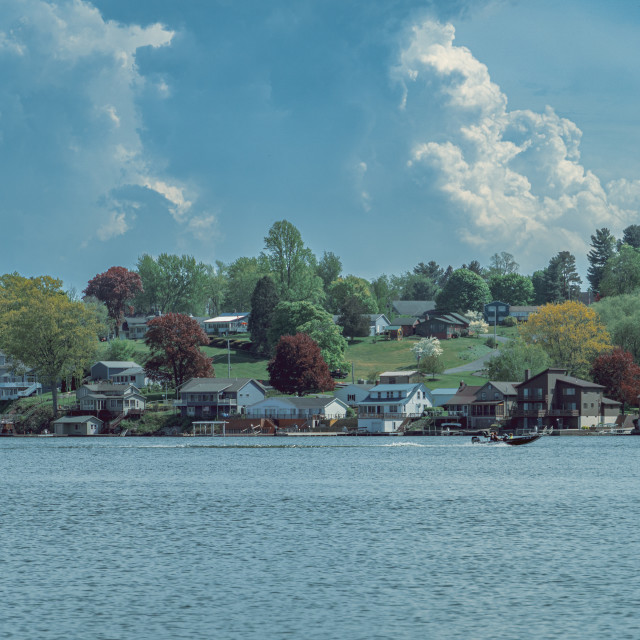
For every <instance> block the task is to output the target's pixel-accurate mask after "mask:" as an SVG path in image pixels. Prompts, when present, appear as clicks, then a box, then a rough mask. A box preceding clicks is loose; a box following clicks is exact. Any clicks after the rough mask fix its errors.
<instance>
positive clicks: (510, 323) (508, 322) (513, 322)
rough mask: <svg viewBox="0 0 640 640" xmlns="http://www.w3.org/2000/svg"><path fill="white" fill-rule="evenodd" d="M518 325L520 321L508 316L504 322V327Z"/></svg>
mask: <svg viewBox="0 0 640 640" xmlns="http://www.w3.org/2000/svg"><path fill="white" fill-rule="evenodd" d="M516 324H518V321H517V320H516V319H515V318H514V317H513V316H507V317H506V318H505V319H504V320H503V321H502V326H504V327H515V326H516Z"/></svg>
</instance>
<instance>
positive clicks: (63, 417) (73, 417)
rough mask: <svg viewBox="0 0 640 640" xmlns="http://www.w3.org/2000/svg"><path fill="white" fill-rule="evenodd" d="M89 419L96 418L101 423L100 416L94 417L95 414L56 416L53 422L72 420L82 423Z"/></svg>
mask: <svg viewBox="0 0 640 640" xmlns="http://www.w3.org/2000/svg"><path fill="white" fill-rule="evenodd" d="M89 420H97V421H98V422H99V423H100V424H102V423H103V421H102V420H100V418H96V417H95V416H62V418H58V419H57V420H54V421H53V424H56V422H59V423H62V422H72V423H78V424H82V423H83V422H89Z"/></svg>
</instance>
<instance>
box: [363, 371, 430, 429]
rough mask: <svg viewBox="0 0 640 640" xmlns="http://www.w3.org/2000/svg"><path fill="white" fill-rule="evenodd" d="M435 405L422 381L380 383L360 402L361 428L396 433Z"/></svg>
mask: <svg viewBox="0 0 640 640" xmlns="http://www.w3.org/2000/svg"><path fill="white" fill-rule="evenodd" d="M431 406H433V405H432V402H431V397H430V394H429V390H428V389H427V387H425V385H424V384H423V383H422V382H418V383H413V384H378V385H376V386H375V387H372V388H371V389H370V390H369V395H368V396H367V397H366V398H365V399H364V400H363V401H362V402H360V403H358V431H359V432H363V433H392V432H394V431H397V430H398V429H399V428H400V427H401V426H402V425H403V423H405V422H408V421H409V420H410V419H411V418H419V417H421V416H422V415H423V413H424V410H425V409H428V408H430V407H431Z"/></svg>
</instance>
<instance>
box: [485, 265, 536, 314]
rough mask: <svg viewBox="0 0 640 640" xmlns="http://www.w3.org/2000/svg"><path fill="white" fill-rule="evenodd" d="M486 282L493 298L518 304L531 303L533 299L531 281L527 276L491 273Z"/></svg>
mask: <svg viewBox="0 0 640 640" xmlns="http://www.w3.org/2000/svg"><path fill="white" fill-rule="evenodd" d="M487 284H488V285H489V289H491V298H492V299H493V300H500V301H501V302H506V303H507V304H510V305H520V306H524V305H528V304H531V302H532V301H533V297H534V290H533V283H532V282H531V278H530V277H529V276H521V275H520V274H518V273H507V274H505V275H492V276H490V277H489V280H488V283H487Z"/></svg>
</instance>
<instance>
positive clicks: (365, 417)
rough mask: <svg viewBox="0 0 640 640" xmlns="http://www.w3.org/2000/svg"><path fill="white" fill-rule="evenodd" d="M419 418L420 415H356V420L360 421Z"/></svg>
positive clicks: (363, 413) (361, 413)
mask: <svg viewBox="0 0 640 640" xmlns="http://www.w3.org/2000/svg"><path fill="white" fill-rule="evenodd" d="M421 417H422V413H365V412H359V413H358V418H360V419H361V420H403V419H404V418H421Z"/></svg>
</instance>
